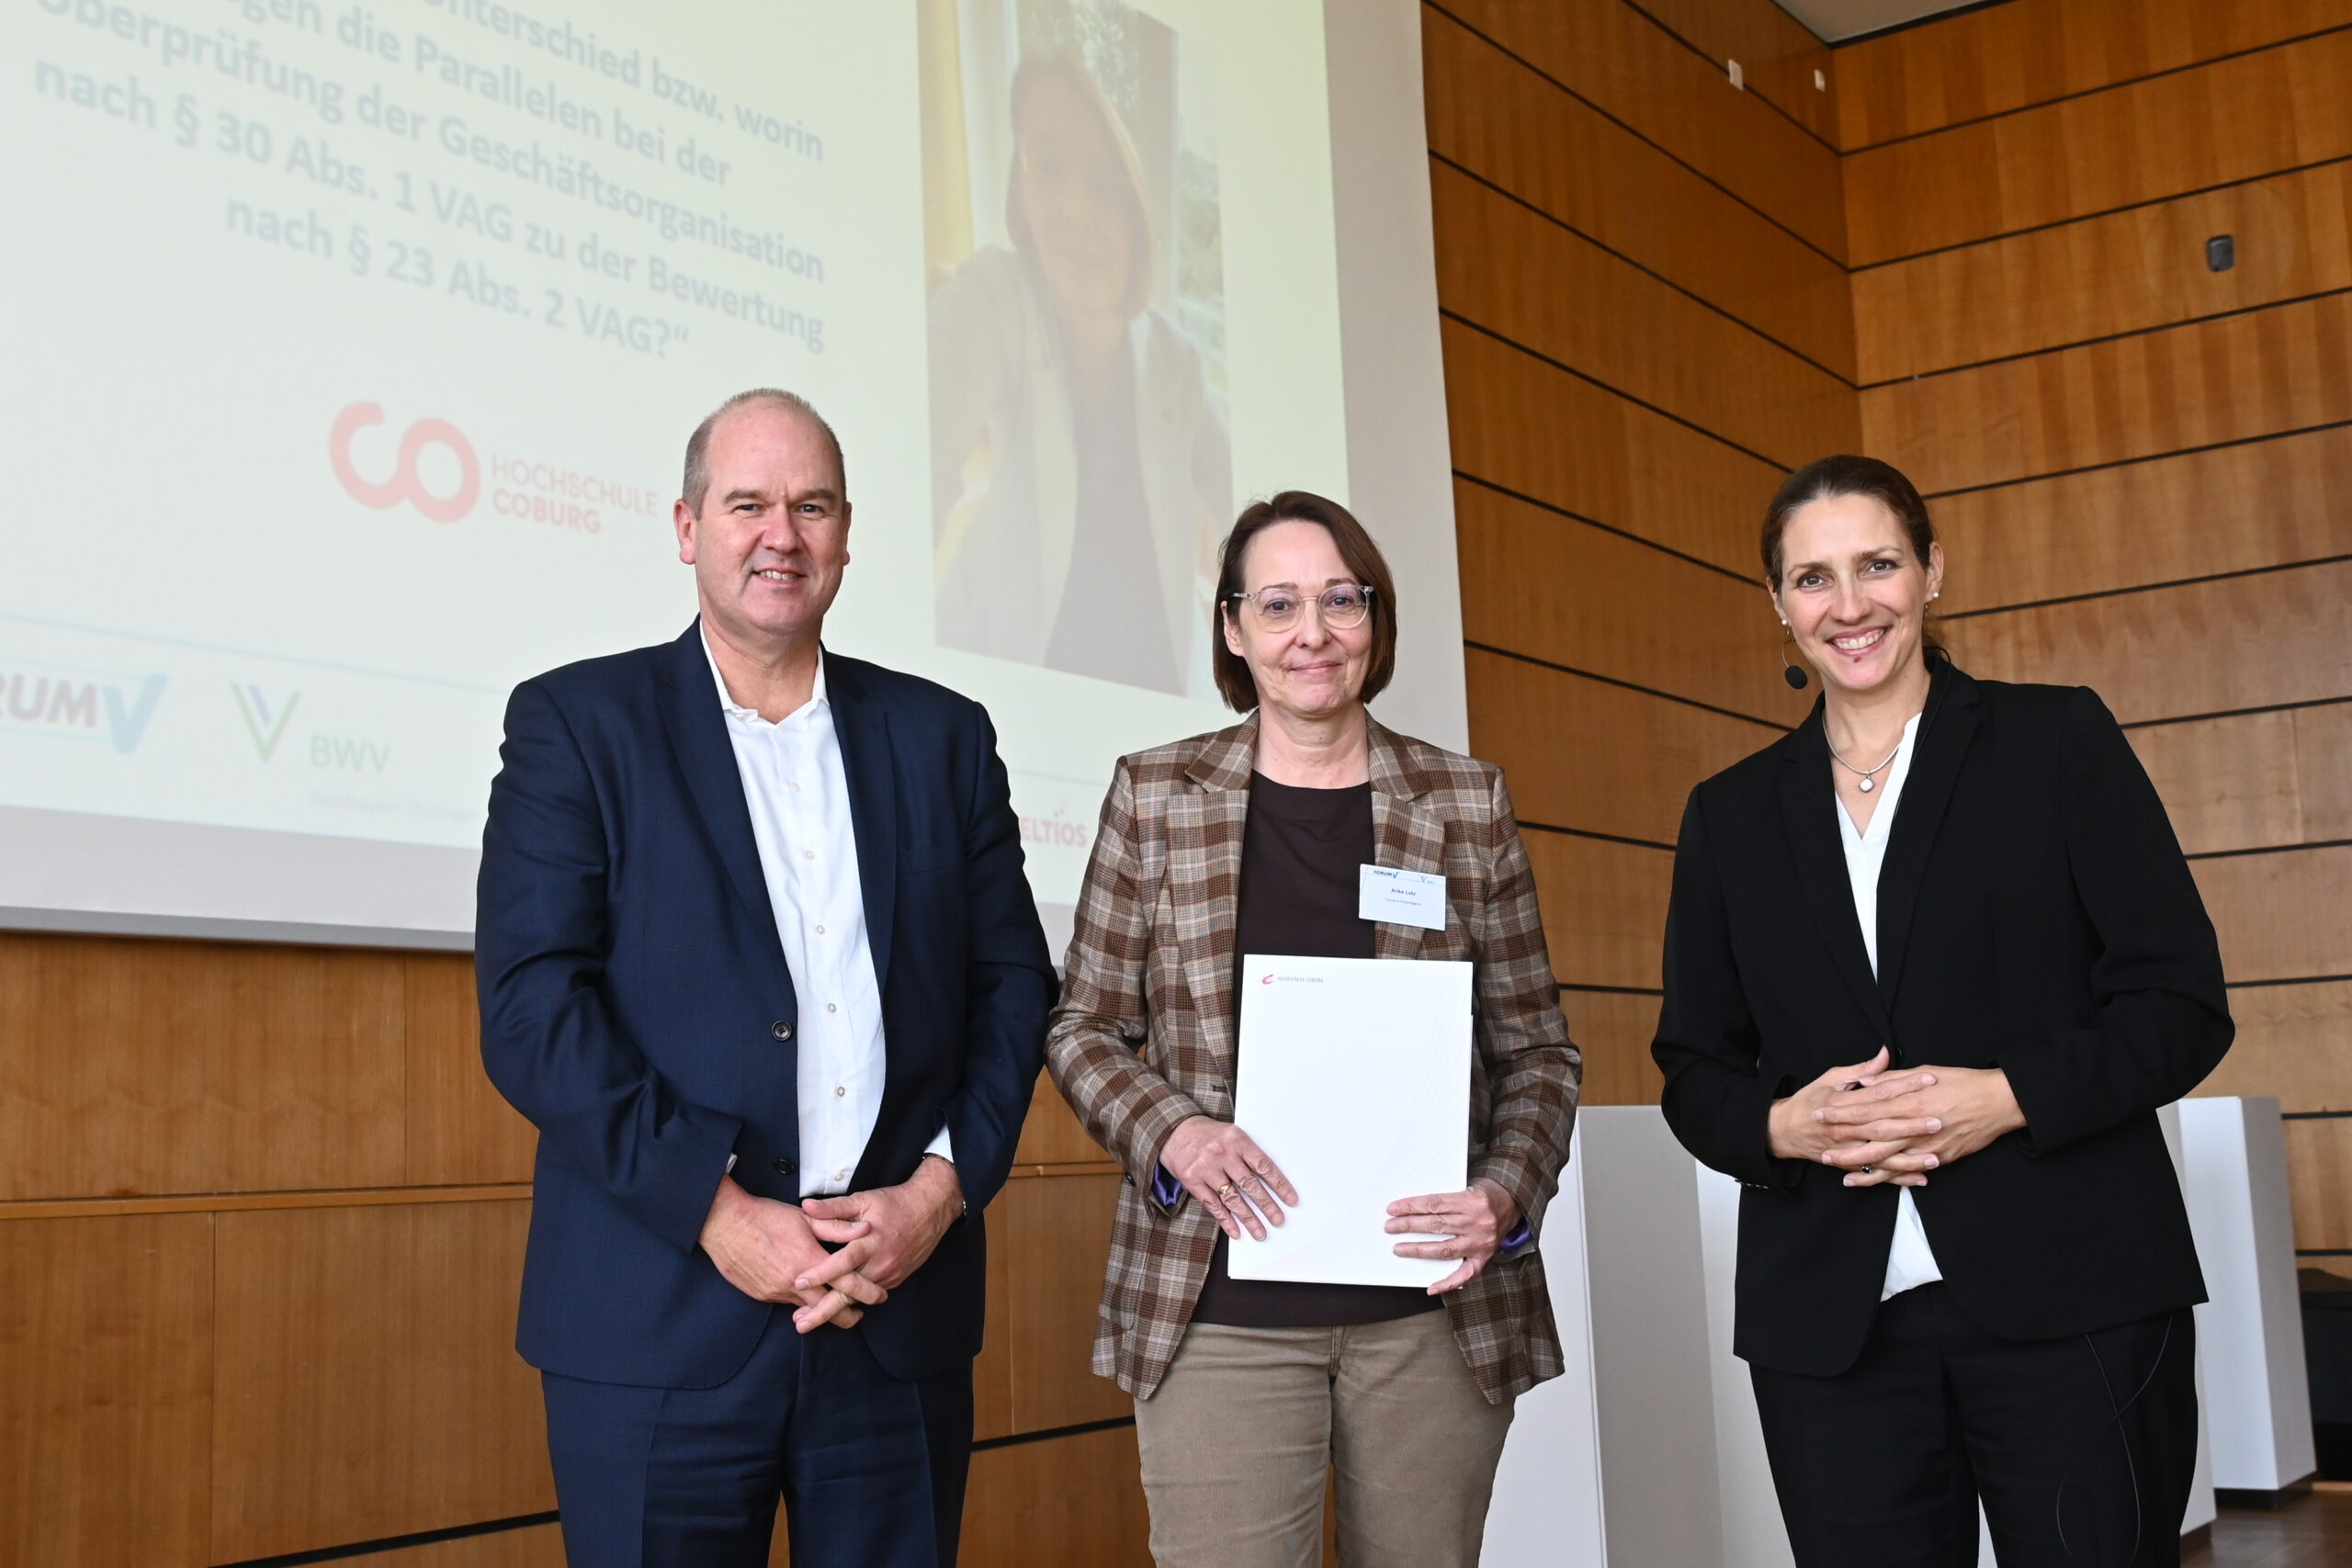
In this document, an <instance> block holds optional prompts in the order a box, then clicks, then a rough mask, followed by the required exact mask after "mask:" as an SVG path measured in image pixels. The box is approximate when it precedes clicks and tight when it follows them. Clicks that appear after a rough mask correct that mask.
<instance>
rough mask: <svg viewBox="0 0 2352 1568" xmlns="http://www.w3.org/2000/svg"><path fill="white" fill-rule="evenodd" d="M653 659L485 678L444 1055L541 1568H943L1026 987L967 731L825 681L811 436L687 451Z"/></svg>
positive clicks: (807, 425) (1032, 1001)
mask: <svg viewBox="0 0 2352 1568" xmlns="http://www.w3.org/2000/svg"><path fill="white" fill-rule="evenodd" d="M685 467H686V474H685V485H684V492H685V493H684V499H682V500H681V501H680V502H678V503H677V507H676V517H675V520H676V526H677V535H678V554H679V558H680V559H682V560H684V561H685V562H687V563H688V564H689V565H691V566H692V567H693V568H694V571H695V591H696V594H697V597H698V598H699V600H700V604H701V615H700V617H699V618H698V620H697V621H696V623H695V625H694V626H690V627H688V628H687V630H686V633H685V635H684V637H680V638H679V639H678V640H677V641H676V642H674V643H672V644H670V645H668V646H666V647H660V648H649V649H637V650H636V651H634V652H629V653H622V654H616V655H614V656H612V657H609V658H605V659H595V660H588V661H586V662H584V663H580V664H574V665H571V666H568V667H566V668H564V669H561V670H556V671H550V672H548V673H547V674H545V675H541V676H538V677H537V678H536V679H533V680H530V681H526V682H524V683H523V684H522V685H520V686H518V687H517V688H515V694H514V696H513V698H512V700H511V701H510V703H509V705H508V707H507V711H506V741H505V745H504V747H503V749H502V750H501V752H500V756H501V759H502V764H503V765H502V766H501V768H500V771H499V774H498V777H497V780H496V782H495V783H494V784H492V786H491V798H490V818H489V824H488V827H487V829H485V831H484V833H483V837H482V863H481V888H480V913H479V919H478V921H477V932H476V945H477V968H478V972H479V977H480V982H481V1010H482V1058H483V1061H484V1063H485V1064H486V1065H487V1066H488V1068H489V1071H490V1076H491V1077H492V1080H493V1081H495V1082H496V1084H497V1085H498V1088H499V1089H500V1091H501V1092H502V1093H503V1094H504V1095H505V1096H506V1098H507V1099H508V1100H511V1101H513V1102H514V1104H515V1108H516V1109H517V1110H519V1111H522V1112H523V1114H524V1115H526V1116H527V1117H529V1118H530V1120H531V1121H532V1122H533V1123H534V1124H535V1125H537V1128H538V1130H539V1152H538V1165H537V1176H536V1195H535V1201H534V1204H533V1208H532V1214H531V1235H530V1243H529V1248H528V1252H527V1254H526V1260H525V1263H524V1274H523V1300H522V1313H521V1328H520V1332H519V1335H518V1346H519V1348H520V1349H521V1351H522V1353H523V1355H524V1357H525V1358H526V1359H528V1360H529V1361H530V1362H531V1363H532V1364H533V1365H534V1366H536V1367H537V1368H539V1370H540V1371H541V1374H542V1380H543V1385H544V1389H545V1393H546V1399H547V1412H548V1450H549V1452H550V1455H551V1457H552V1459H553V1461H554V1468H555V1478H556V1494H557V1500H558V1502H559V1503H560V1506H561V1507H562V1511H563V1533H564V1546H565V1550H566V1551H567V1553H568V1555H569V1557H570V1560H571V1563H572V1568H625V1565H626V1568H654V1565H664V1568H666V1565H671V1564H680V1565H685V1564H691V1565H695V1568H702V1565H705V1564H707V1565H711V1568H722V1565H723V1568H764V1564H765V1563H766V1562H767V1561H768V1551H769V1542H770V1537H771V1535H772V1533H773V1530H774V1528H775V1509H776V1505H777V1499H778V1497H779V1495H781V1497H782V1499H783V1501H784V1506H785V1511H786V1521H787V1526H788V1528H789V1529H790V1532H791V1547H792V1559H793V1562H794V1563H795V1565H796V1568H850V1565H852V1564H854V1565H856V1568H898V1565H904V1568H952V1564H953V1563H954V1562H955V1560H956V1537H957V1531H958V1528H959V1524H960V1520H961V1517H962V1513H963V1496H964V1479H965V1473H966V1469H967V1463H968V1460H969V1455H970V1450H971V1437H972V1358H973V1356H974V1355H975V1354H977V1353H978V1349H979V1347H980V1332H981V1322H980V1315H981V1301H982V1296H983V1292H984V1286H985V1277H986V1274H987V1261H986V1244H985V1240H984V1237H983V1234H982V1230H981V1224H980V1212H981V1210H982V1209H983V1208H985V1207H986V1205H987V1203H988V1201H989V1199H990V1198H991V1197H993V1196H994V1195H995V1193H996V1191H997V1189H998V1188H999V1187H1001V1185H1002V1184H1003V1182H1004V1179H1005V1176H1006V1174H1007V1172H1008V1170H1009V1169H1010V1168H1011V1165H1012V1151H1013V1145H1014V1143H1015V1142H1016V1141H1017V1139H1018V1138H1019V1136H1020V1132H1021V1122H1022V1118H1023V1114H1024V1113H1025V1112H1026V1111H1027V1109H1028V1105H1029V1098H1030V1093H1031V1089H1032V1087H1033V1085H1034V1083H1035V1079H1036V1076H1037V1070H1038V1066H1039V1063H1040V1059H1041V1050H1042V1043H1043V1040H1044V1036H1045V1027H1046V1009H1047V1007H1048V1005H1049V1004H1050V1002H1051V1000H1052V992H1053V986H1054V977H1053V969H1052V965H1051V963H1050V961H1049V959H1048V956H1047V953H1046V943H1045V938H1044V934H1043V932H1042V931H1040V930H1039V928H1038V923H1037V915H1036V909H1035V905H1034V904H1033V903H1032V902H1031V899H1030V894H1029V886H1028V882H1027V879H1026V877H1025V876H1024V874H1023V870H1022V855H1021V842H1020V831H1019V824H1018V822H1017V821H1016V820H1015V818H1014V817H1013V814H1012V805H1011V801H1010V797H1009V795H1008V791H1007V785H1006V782H1005V773H1004V768H1003V765H1002V763H1001V762H1000V761H998V759H997V756H996V738H995V732H994V731H993V730H992V729H991V728H989V720H988V716H987V714H986V713H985V712H983V711H982V710H981V708H980V707H979V705H978V704H976V703H973V702H971V701H969V700H968V699H967V698H964V697H961V696H958V695H956V694H955V693H953V692H950V691H947V690H945V689H944V688H943V687H940V686H937V685H933V684H932V683H931V682H927V681H922V680H917V679H915V678H914V677H912V676H909V675H902V674H899V673H897V672H895V671H888V670H884V669H881V668H879V667H878V666H876V665H872V664H866V663H864V662H861V661H859V660H854V659H845V658H842V657H841V656H840V655H838V654H835V653H831V652H828V651H825V650H824V649H821V648H820V645H819V641H818V637H819V633H820V630H821V628H822V626H823V624H824V617H825V612H826V609H827V607H828V606H830V605H831V604H832V601H833V596H834V594H835V593H836V592H839V590H840V587H841V581H842V568H843V567H845V566H846V565H847V564H848V561H849V549H848V543H849V525H850V507H849V501H848V496H847V493H846V492H847V480H846V479H845V478H844V474H843V464H842V454H841V446H840V443H839V442H838V441H837V440H836V439H835V437H834V435H833V433H832V431H831V428H830V427H829V426H827V425H826V423H824V421H823V420H822V419H820V418H819V417H818V415H817V413H816V412H815V411H814V410H813V409H811V408H810V407H809V405H808V404H807V403H806V402H804V401H802V400H800V399H798V398H797V397H795V396H793V395H792V394H790V393H787V392H779V391H774V390H761V391H755V392H747V393H744V394H742V395H741V396H740V397H737V398H734V399H731V400H729V402H728V403H727V404H725V405H724V406H723V407H721V408H720V409H719V410H718V412H716V413H714V414H713V415H711V417H710V418H709V419H707V420H706V421H704V422H703V424H702V426H701V428H699V429H698V430H696V431H695V434H694V438H693V439H692V441H690V442H689V443H688V444H687V447H686V465H685Z"/></svg>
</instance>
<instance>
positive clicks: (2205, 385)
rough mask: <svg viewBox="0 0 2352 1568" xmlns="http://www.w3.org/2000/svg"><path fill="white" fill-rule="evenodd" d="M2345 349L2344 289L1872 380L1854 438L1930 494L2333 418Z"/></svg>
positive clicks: (2344, 406)
mask: <svg viewBox="0 0 2352 1568" xmlns="http://www.w3.org/2000/svg"><path fill="white" fill-rule="evenodd" d="M2347 101H2348V102H2352V95H2347ZM2346 344H2352V296H2346V295H2341V294H2337V295H2330V296H2328V297H2326V298H2324V299H2311V300H2304V301H2301V302H2299V303H2295V304H2289V305H2274V306H2270V307H2268V308H2267V309H2265V310H2256V311H2254V312H2252V313H2250V314H2247V315H2242V316H2224V317H2222V318H2221V319H2219V320H2216V321H2196V322H2191V323H2189V324H2188V325H2185V326H2178V327H2167V328H2165V329H2164V330H2163V331H2161V332H2154V333H2143V334H2141V335H2140V336H2137V337H2127V338H2119V339H2116V340H2114V341H2112V342H2109V343H2099V344H2086V345H2085V346H2082V347H2079V348H2068V349H2059V350H2054V351H2052V353H2049V354H2043V355H2036V356H2034V357H2033V358H2030V359H2020V360H2010V361H2007V362H2006V363H2003V364H1999V365H1988V366H1984V367H1980V368H1977V369H1973V370H1955V371H1953V372H1951V374H1949V375H1943V376H1930V377H1927V378H1923V379H1921V380H1917V381H1904V382H1898V383H1896V384H1894V385H1893V386H1887V387H1876V388H1871V389H1868V390H1866V391H1864V392H1863V393H1862V395H1861V409H1862V436H1863V440H1864V442H1865V444H1866V448H1867V450H1869V451H1871V452H1872V453H1874V454H1876V455H1877V456H1879V457H1884V458H1886V459H1887V460H1888V461H1889V462H1891V463H1894V465H1895V466H1896V467H1898V468H1902V469H1903V470H1904V471H1905V473H1907V474H1908V475H1910V477H1911V479H1912V482H1914V483H1915V484H1917V486H1918V487H1919V488H1920V489H1921V490H1922V491H1926V492H1928V494H1930V495H1933V494H1936V493H1938V492H1940V491H1951V490H1960V489H1964V488H1967V487H1969V486H1973V485H1995V484H2006V483H2008V482H2010V481H2013V480H2017V479H2030V478H2032V477H2034V476H2036V475H2042V474H2052V473H2057V472H2060V471H2062V470H2064V469H2070V468H2089V467H2092V466H2094V465H2096V464H2101V463H2121V462H2134V461H2138V460H2140V459H2143V458H2148V457H2163V456H2165V455H2166V454H2168V453H2174V452H2178V451H2181V450H2183V449H2184V448H2188V447H2193V446H2214V445H2216V444H2218V443H2221V442H2225V441H2244V440H2248V439H2251V438H2254V437H2257V436H2265V435H2276V434H2282V433H2285V432H2289V431H2296V430H2305V429H2309V428H2311V427H2312V426H2315V425H2322V424H2330V423H2342V422H2344V421H2346V420H2352V354H2347V353H2346Z"/></svg>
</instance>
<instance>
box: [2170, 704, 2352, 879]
mask: <svg viewBox="0 0 2352 1568" xmlns="http://www.w3.org/2000/svg"><path fill="white" fill-rule="evenodd" d="M2126 733H2127V734H2128V735H2129V736H2130V737H2131V749H2132V750H2134V751H2136V752H2138V753H2139V755H2140V763H2141V765H2142V766H2143V767H2144V768H2146V769H2147V770H2148V777H2149V778H2150V779H2151V780H2153V781H2154V784H2155V786H2156V793H2157V794H2158V795H2162V796H2164V802H2165V813H2166V814H2167V815H2168V816H2170V817H2171V818H2172V830H2173V831H2174V833H2176V834H2177V835H2178V836H2179V839H2180V847H2181V848H2182V849H2184V850H2186V851H2188V852H2189V853H2190V854H2210V853H2213V852H2217V851H2224V850H2246V849H2256V848H2259V847H2262V846H2264V845H2269V844H2293V843H2300V842H2301V841H2302V838H2303V813H2302V807H2301V801H2300V799H2299V798H2298V790H2297V787H2296V779H2295V716H2294V714H2293V713H2292V712H2291V711H2289V712H2270V713H2250V714H2235V715H2233V716H2230V717H2228V718H2213V719H2204V720H2200V721H2199V722H2197V723H2193V724H2158V725H2150V726H2148V727H2147V728H2142V729H2133V730H2129V731H2127V732H2126ZM2346 761H2352V758H2347V759H2346Z"/></svg>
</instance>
